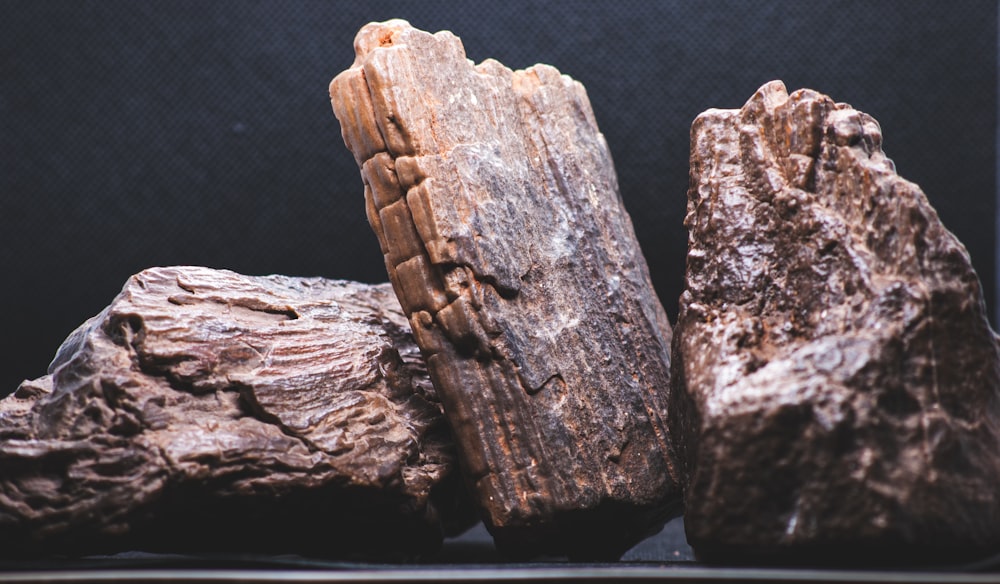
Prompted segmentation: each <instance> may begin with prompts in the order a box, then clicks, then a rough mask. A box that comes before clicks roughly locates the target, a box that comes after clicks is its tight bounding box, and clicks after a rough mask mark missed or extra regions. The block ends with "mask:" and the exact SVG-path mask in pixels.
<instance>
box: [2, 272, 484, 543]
mask: <svg viewBox="0 0 1000 584" xmlns="http://www.w3.org/2000/svg"><path fill="white" fill-rule="evenodd" d="M0 468H2V469H3V471H2V473H0V543H2V549H3V554H4V555H11V554H24V553H35V554H62V553H71V554H73V553H88V552H94V551H120V550H125V549H147V550H165V551H185V550H187V551H199V552H205V551H240V552H245V551H261V552H293V553H309V554H320V555H328V556H329V555H339V556H344V555H362V556H380V557H403V556H410V555H413V554H417V553H421V552H425V551H431V550H433V549H435V548H436V547H437V546H438V545H439V544H440V542H441V529H442V528H441V521H442V520H444V521H445V522H446V523H448V522H451V523H454V524H461V526H465V525H466V524H467V517H468V516H469V513H465V515H464V516H463V515H462V513H461V505H460V504H459V503H456V501H460V497H457V495H456V493H460V492H461V491H460V479H457V476H458V475H457V473H454V472H453V470H454V456H453V454H452V444H451V439H450V436H449V434H448V432H447V429H446V427H445V426H444V422H443V418H442V417H441V412H440V406H439V404H438V402H437V397H436V395H435V392H434V390H433V387H432V386H431V384H430V382H429V380H428V378H427V375H426V371H425V369H424V365H423V361H422V359H421V358H420V356H419V353H418V350H417V348H416V346H415V345H414V343H413V340H412V337H411V336H410V333H409V328H408V325H407V324H406V321H405V319H404V318H403V315H402V313H400V312H399V307H398V303H397V302H396V299H395V297H394V296H393V294H392V291H391V289H390V288H389V286H388V285H381V286H370V285H366V284H358V283H354V282H342V281H331V280H323V279H320V278H313V279H308V278H289V277H283V276H267V277H250V276H241V275H239V274H235V273H233V272H228V271H217V270H210V269H207V268H195V267H184V268H154V269H150V270H147V271H145V272H142V273H140V274H138V275H136V276H133V277H132V278H131V279H130V280H129V281H128V283H126V285H125V287H124V289H123V290H122V292H121V294H120V295H119V296H118V297H117V298H115V300H114V301H113V302H112V303H111V305H110V306H109V307H108V308H107V309H105V310H104V311H103V312H102V313H101V314H99V315H97V316H96V317H94V318H92V319H91V320H89V321H88V322H87V323H85V324H84V325H83V326H81V327H80V328H79V329H77V330H76V331H75V332H74V333H73V334H72V335H71V336H70V337H69V338H68V339H67V340H66V342H65V343H64V344H63V346H62V347H61V348H60V349H59V352H58V354H57V355H56V358H55V360H54V361H53V363H52V365H51V367H50V375H47V376H45V377H43V378H41V379H38V380H35V381H30V382H25V383H24V384H22V385H21V387H19V388H18V390H17V391H16V392H15V393H14V394H13V395H11V396H9V397H8V398H6V399H4V400H3V401H0ZM463 522H465V523H463Z"/></svg>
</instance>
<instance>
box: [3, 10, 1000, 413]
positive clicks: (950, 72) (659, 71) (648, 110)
mask: <svg viewBox="0 0 1000 584" xmlns="http://www.w3.org/2000/svg"><path fill="white" fill-rule="evenodd" d="M0 15H2V16H0V237H2V246H0V258H2V264H0V265H2V268H3V272H2V273H3V279H2V284H0V331H2V333H0V335H2V342H3V346H2V347H0V349H2V352H0V355H2V360H0V364H2V367H0V394H3V393H5V392H6V391H10V390H12V389H14V387H15V386H16V384H17V383H18V382H19V381H20V380H21V379H23V378H26V377H35V376H38V375H41V374H42V373H44V370H45V367H46V365H47V363H48V361H49V360H50V358H51V357H52V355H53V354H54V352H55V350H56V348H57V346H58V345H59V343H60V342H61V341H62V339H63V338H64V337H65V336H66V335H67V334H68V333H69V332H70V331H71V330H72V329H73V328H75V327H76V326H77V325H78V324H79V323H81V322H83V321H84V320H85V319H86V318H88V317H90V316H91V315H93V314H95V313H97V312H98V311H99V310H101V309H102V308H103V307H104V306H105V305H106V304H107V303H108V302H109V301H110V300H111V298H112V297H113V296H114V295H115V294H116V293H117V292H118V290H119V289H120V288H121V286H122V284H123V283H124V281H125V279H126V278H127V277H128V276H129V275H130V274H132V273H134V272H137V271H139V270H141V269H143V268H145V267H148V266H153V265H170V264H199V265H208V266H212V267H217V268H229V269H233V270H236V271H240V272H243V273H249V274H266V273H284V274H290V275H320V276H327V277H340V278H351V279H358V280H362V281H381V280H384V278H385V276H384V272H383V267H382V264H381V258H380V257H379V254H378V248H377V244H376V241H375V238H374V236H373V235H372V234H371V233H370V231H369V228H368V226H367V224H366V223H365V219H364V211H363V205H362V195H361V183H360V178H359V176H358V171H357V169H356V167H355V165H354V162H353V159H352V158H351V156H350V154H349V153H348V151H347V150H346V148H345V147H344V145H343V142H342V141H341V138H340V133H339V126H338V125H337V122H336V120H335V119H334V117H333V115H332V113H331V110H330V106H329V102H328V97H327V86H328V83H329V81H330V79H331V78H332V77H333V76H334V75H335V74H336V73H338V72H339V71H341V70H342V69H344V68H346V67H347V66H349V65H350V63H351V61H352V60H353V49H352V39H353V36H354V33H355V32H356V31H357V29H358V28H359V27H360V26H361V25H363V24H364V23H366V22H368V21H372V20H384V19H388V18H391V17H402V18H406V19H408V20H409V21H410V22H411V23H413V24H414V25H415V26H417V27H420V28H424V29H429V30H440V29H449V30H452V31H453V32H455V33H456V34H457V35H459V36H460V37H462V38H463V40H464V42H465V45H466V49H467V52H468V55H469V57H470V58H471V59H473V60H475V61H480V60H482V59H485V58H487V57H495V58H497V59H499V60H500V61H502V62H503V63H505V64H507V65H508V66H512V67H515V68H521V67H525V66H529V65H531V64H533V63H535V62H546V63H550V64H552V65H555V66H556V67H558V68H559V69H561V70H562V71H563V72H564V73H567V74H570V75H572V76H573V77H575V78H577V79H579V80H581V81H582V82H583V83H584V85H585V86H586V87H587V89H588V91H589V93H590V97H591V101H592V102H593V106H594V110H595V113H596V115H597V119H598V122H599V124H600V125H601V128H602V130H603V132H604V133H605V135H606V136H607V139H608V142H609V144H610V146H611V150H612V153H613V155H614V157H615V161H616V164H617V168H618V173H619V179H620V184H621V188H622V194H623V197H624V200H625V204H626V207H627V208H628V209H629V211H630V212H631V214H632V218H633V220H634V223H635V227H636V231H637V233H638V236H639V240H640V242H641V244H642V246H643V249H644V250H645V254H646V257H647V259H648V261H649V264H650V270H651V273H652V276H653V280H654V283H655V285H656V288H657V290H658V292H659V294H660V296H661V299H662V301H663V303H664V305H665V306H666V308H667V311H668V312H669V313H670V314H671V316H673V315H674V314H675V313H676V305H677V297H678V294H679V292H680V285H681V281H682V274H683V267H684V266H683V262H684V259H683V258H684V251H685V243H684V242H685V233H684V230H683V228H682V226H681V219H682V217H683V214H684V205H685V190H686V187H687V161H688V130H689V127H690V123H691V121H692V119H693V118H694V117H695V116H696V115H697V114H698V113H699V112H701V111H702V110H704V109H706V108H709V107H738V106H740V105H741V104H742V103H743V102H744V101H745V100H746V99H747V98H748V97H749V96H750V95H751V94H752V93H753V92H754V91H755V90H756V89H757V87H758V86H760V85H761V84H763V83H765V82H766V81H769V80H771V79H777V78H780V79H783V80H784V81H785V82H786V84H787V85H788V87H789V89H790V90H792V89H796V88H799V87H811V88H813V89H817V90H820V91H823V92H824V93H827V94H830V95H831V96H833V97H834V99H837V100H840V101H847V102H849V103H851V104H853V105H854V106H855V107H857V108H858V109H861V110H863V111H866V112H868V113H870V114H872V115H873V116H875V117H876V118H877V119H878V120H879V121H880V122H881V124H882V128H883V132H884V135H885V150H886V152H887V153H888V155H889V156H890V157H892V158H893V159H894V160H895V161H896V164H897V168H898V170H899V172H900V174H902V175H903V176H904V177H907V178H909V179H910V180H913V181H914V182H917V183H918V184H920V185H921V186H922V187H923V189H924V191H925V192H926V193H927V194H928V195H929V197H930V198H931V200H932V202H933V203H934V204H935V206H936V207H937V209H938V210H939V212H940V215H941V217H942V219H943V220H944V222H945V225H947V226H948V227H949V228H950V229H952V230H953V231H954V232H955V233H956V234H957V235H958V236H959V237H960V239H962V240H963V241H964V242H965V244H966V245H967V247H968V248H969V250H970V252H971V254H972V257H973V261H974V263H975V265H976V267H977V269H978V271H979V274H980V277H981V279H982V281H983V284H984V289H985V291H986V294H987V299H988V300H989V301H990V303H991V309H992V300H993V294H994V276H995V270H994V259H995V252H994V239H995V235H994V234H995V229H994V223H995V221H994V217H995V210H996V205H995V186H996V181H995V173H996V154H997V151H996V145H995V136H996V122H997V44H996V43H997V4H996V2H995V1H993V0H964V1H956V0H951V1H949V2H941V1H939V0H908V1H906V2H890V1H881V2H873V1H872V0H842V1H826V0H824V1H811V2H802V1H798V0H787V1H779V0H772V1H766V2H764V1H761V2H746V1H743V0H728V1H723V0H710V1H701V2H682V1H679V0H675V1H664V2H650V1H648V0H618V1H615V2H582V1H575V2H569V1H548V2H541V1H539V2H529V1H523V0H506V1H504V2H489V3H485V2H483V3H479V2H434V1H424V2H387V1H350V2H347V1H304V2H276V1H275V2H249V1H246V2H244V1H240V2H236V1H213V2H203V1H196V0H191V1H184V2H180V1H170V2H165V1H160V2H140V1H136V0H103V1H99V2H85V1H66V2H55V1H44V0H43V1H39V0H26V1H10V0H0Z"/></svg>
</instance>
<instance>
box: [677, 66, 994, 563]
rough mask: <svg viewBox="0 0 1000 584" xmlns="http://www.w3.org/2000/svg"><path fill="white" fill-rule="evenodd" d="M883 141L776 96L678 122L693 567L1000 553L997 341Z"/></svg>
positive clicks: (862, 122) (681, 409) (851, 114)
mask: <svg viewBox="0 0 1000 584" xmlns="http://www.w3.org/2000/svg"><path fill="white" fill-rule="evenodd" d="M915 123H917V122H916V121H915ZM881 144H882V134H881V130H880V128H879V126H878V123H877V122H876V121H875V120H874V119H873V118H871V117H870V116H868V115H866V114H864V113H861V112H858V111H856V110H854V109H852V108H851V107H850V106H848V105H846V104H838V103H835V102H834V101H833V100H832V99H830V98H829V97H827V96H825V95H822V94H819V93H817V92H814V91H810V90H800V91H796V92H794V93H792V94H791V95H789V94H788V93H787V92H786V90H785V87H784V86H783V85H782V84H781V83H780V82H772V83H770V84H768V85H765V86H764V87H762V88H761V89H760V90H759V91H758V92H757V93H756V94H755V95H754V96H753V97H752V98H751V99H750V100H749V101H748V102H747V103H746V105H744V106H743V108H742V109H739V110H709V111H707V112H705V113H704V114H702V115H701V116H699V117H698V119H697V120H695V122H694V125H693V127H692V131H691V187H690V190H689V192H688V213H687V217H686V219H685V224H686V226H687V228H688V230H689V240H688V241H689V249H688V257H687V277H686V290H685V292H684V293H683V296H682V297H681V303H680V315H679V319H678V323H677V326H676V329H675V334H676V337H675V345H674V347H675V353H674V375H673V381H674V384H675V391H674V392H673V393H672V394H671V395H672V403H671V415H672V425H671V428H672V429H673V430H674V431H675V433H674V434H672V436H673V438H674V439H675V440H676V442H675V446H676V450H677V452H678V453H679V454H680V455H681V460H682V461H683V465H682V468H683V470H684V476H685V483H686V511H685V526H686V529H687V533H688V539H689V541H690V543H691V545H692V546H693V547H694V548H695V551H696V552H697V553H698V555H699V556H700V557H701V558H702V559H712V560H717V561H733V562H746V561H767V562H778V561H780V562H789V561H791V562H822V563H833V564H837V565H839V566H843V565H845V564H846V563H855V564H857V563H863V562H882V563H905V564H913V563H915V562H939V563H941V562H946V561H948V560H949V559H954V558H958V557H965V558H966V559H968V558H969V557H974V556H976V555H977V554H986V553H989V552H995V550H996V549H997V548H998V547H1000V521H998V520H1000V505H998V503H1000V501H998V489H997V485H998V484H1000V482H998V479H1000V449H998V446H1000V417H998V414H1000V400H998V389H1000V353H998V346H997V341H996V337H995V335H994V333H993V332H992V331H991V330H990V327H989V324H988V322H987V319H986V311H985V306H984V304H983V297H982V292H981V290H980V286H979V281H978V279H977V277H976V274H975V272H974V271H973V269H972V267H971V264H970V261H969V257H968V254H967V253H966V251H965V248H964V247H963V246H962V244H961V243H960V242H959V241H958V240H957V239H956V238H955V237H954V236H953V235H952V234H951V233H949V232H948V231H947V230H946V229H945V228H944V227H943V226H942V224H941V222H940V221H939V219H938V216H937V213H936V212H935V211H934V209H933V208H932V207H931V206H930V204H929V203H928V202H927V199H926V197H925V196H924V194H923V193H922V192H921V191H920V189H919V188H918V187H917V185H915V184H913V183H911V182H908V181H906V180H904V179H902V178H900V177H899V176H898V175H897V174H896V172H895V169H894V167H893V164H892V161H891V160H889V159H888V158H886V156H885V154H884V153H883V152H882V148H881Z"/></svg>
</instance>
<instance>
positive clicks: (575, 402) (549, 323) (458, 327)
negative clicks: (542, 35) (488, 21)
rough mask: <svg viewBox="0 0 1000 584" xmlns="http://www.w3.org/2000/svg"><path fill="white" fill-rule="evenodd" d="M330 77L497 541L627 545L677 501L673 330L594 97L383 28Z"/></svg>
mask: <svg viewBox="0 0 1000 584" xmlns="http://www.w3.org/2000/svg"><path fill="white" fill-rule="evenodd" d="M355 48H356V52H357V59H356V61H355V63H354V65H353V66H352V67H351V68H350V69H349V70H347V71H345V72H344V73H342V74H340V75H339V76H337V78H336V79H334V80H333V82H332V84H331V87H330V94H331V98H332V103H333V108H334V112H335V114H336V116H337V118H338V119H339V120H340V122H341V127H342V130H343V136H344V140H345V142H346V144H347V146H348V148H349V149H350V150H351V151H352V152H353V153H354V156H355V158H356V160H357V162H358V165H359V166H360V167H361V174H362V179H363V182H364V187H365V203H366V206H367V212H368V218H369V220H370V222H371V225H372V227H373V229H374V231H375V233H376V235H377V236H378V239H379V242H380V244H381V247H382V251H383V253H384V254H385V262H386V268H387V270H388V273H389V277H390V280H391V281H392V284H393V287H394V289H395V291H396V294H397V296H398V297H399V299H400V302H401V304H402V306H403V309H404V311H405V312H406V313H407V314H408V315H409V318H410V324H411V326H412V328H413V330H414V334H415V336H416V339H417V343H418V344H419V345H420V348H421V349H422V351H423V353H424V355H426V356H427V362H428V367H429V370H430V373H431V377H432V379H433V380H434V383H435V385H436V386H437V387H438V390H439V392H440V395H441V399H442V403H443V404H444V405H445V411H446V415H447V417H448V420H449V422H450V424H451V426H452V428H453V431H454V432H455V434H456V440H457V443H458V447H459V451H460V456H461V460H462V462H463V468H464V472H465V473H466V475H467V478H468V480H469V482H470V484H471V485H472V486H473V489H472V490H473V491H474V493H475V495H476V497H477V498H478V502H479V505H480V506H481V508H482V509H483V510H484V517H485V519H486V521H487V523H488V525H489V528H490V530H491V532H492V533H493V534H494V537H495V538H496V541H497V544H498V545H499V546H500V547H501V548H502V549H503V550H505V551H507V552H508V553H511V554H514V555H537V554H572V555H575V556H577V557H582V558H591V559H593V558H596V557H609V556H614V557H617V556H618V555H620V554H621V553H622V552H623V551H624V550H625V549H627V548H628V547H629V546H631V545H632V544H634V543H635V542H637V541H638V540H639V539H641V538H642V537H644V536H645V535H647V534H649V533H650V532H655V530H657V529H658V528H659V527H660V526H662V525H663V522H664V521H665V520H666V519H667V518H668V517H669V516H670V515H671V514H672V513H674V511H675V509H676V507H677V502H678V499H677V489H676V487H675V483H674V479H673V477H672V474H671V473H672V468H671V462H670V454H669V449H668V437H667V428H666V425H665V422H664V419H665V416H666V398H667V392H668V381H669V343H670V326H669V324H668V322H667V319H666V316H665V314H664V312H663V309H662V307H661V306H660V303H659V301H658V300H657V298H656V295H655V293H654V291H653V288H652V286H651V284H650V281H649V276H648V273H647V268H646V262H645V259H644V258H643V256H642V253H641V251H640V249H639V246H638V244H637V242H636V239H635V235H634V232H633V228H632V224H631V221H630V219H629V216H628V214H627V212H626V211H625V209H624V207H623V205H622V201H621V198H620V196H619V193H618V185H617V178H616V176H615V172H614V166H613V164H612V160H611V155H610V153H609V151H608V147H607V144H606V142H605V140H604V137H603V136H602V135H601V133H600V132H599V131H598V128H597V123H596V121H595V119H594V115H593V112H592V111H591V108H590V104H589V101H588V100H587V96H586V92H585V91H584V89H583V87H582V86H581V85H580V84H579V83H578V82H576V81H573V80H572V79H570V78H569V77H567V76H564V75H560V74H559V72H558V71H557V70H556V69H554V68H552V67H549V66H545V65H538V66H535V67H532V68H530V69H527V70H525V71H511V70H510V69H507V68H506V67H504V66H503V65H501V64H500V63H498V62H496V61H493V60H487V61H485V62H483V63H482V64H479V65H475V66H474V65H473V64H472V63H471V62H470V61H468V60H467V59H466V57H465V53H464V49H463V47H462V44H461V42H460V41H459V39H458V38H457V37H455V36H453V35H452V34H451V33H448V32H440V33H437V34H433V35H432V34H429V33H427V32H423V31H419V30H416V29H414V28H412V27H410V26H409V25H408V24H407V23H406V22H403V21H398V20H397V21H390V22H387V23H380V24H371V25H368V26H366V27H364V28H363V29H362V30H361V31H360V32H359V33H358V36H357V39H356V42H355Z"/></svg>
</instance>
